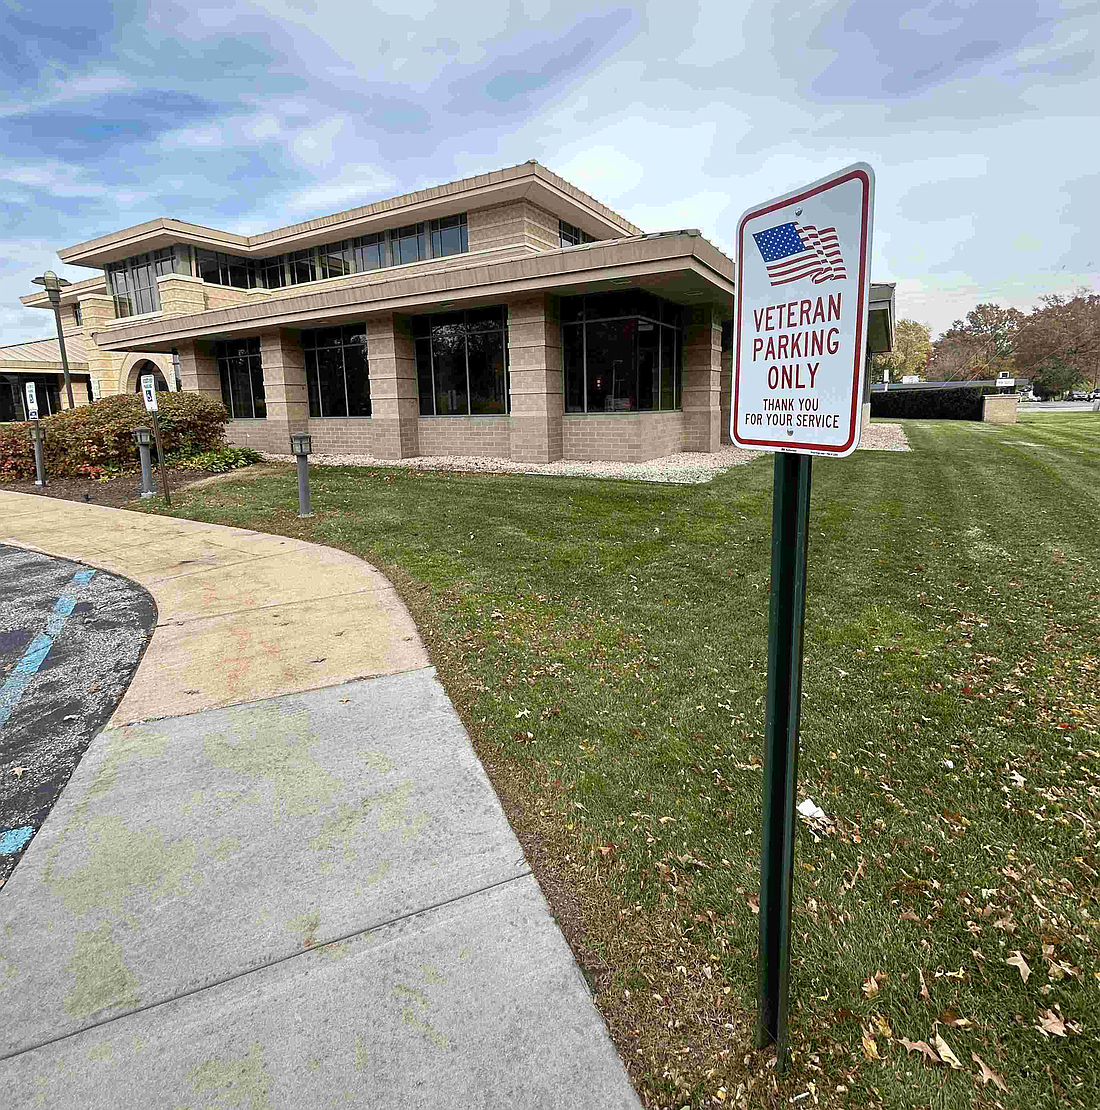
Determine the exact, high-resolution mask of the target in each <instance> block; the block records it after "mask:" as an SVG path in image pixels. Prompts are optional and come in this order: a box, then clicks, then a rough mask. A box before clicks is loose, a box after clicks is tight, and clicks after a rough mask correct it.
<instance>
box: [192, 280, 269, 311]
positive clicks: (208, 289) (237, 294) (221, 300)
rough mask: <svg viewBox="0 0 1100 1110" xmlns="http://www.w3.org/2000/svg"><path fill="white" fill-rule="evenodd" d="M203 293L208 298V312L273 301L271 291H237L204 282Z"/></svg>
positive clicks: (231, 287) (227, 286) (232, 288)
mask: <svg viewBox="0 0 1100 1110" xmlns="http://www.w3.org/2000/svg"><path fill="white" fill-rule="evenodd" d="M202 292H203V296H204V297H205V298H206V310H207V311H208V312H209V311H210V310H211V309H215V308H233V307H234V306H235V305H239V304H253V303H254V302H256V301H266V300H270V299H271V290H269V289H236V288H234V287H233V286H232V285H211V284H209V283H208V282H205V281H204V282H202ZM200 311H201V310H200Z"/></svg>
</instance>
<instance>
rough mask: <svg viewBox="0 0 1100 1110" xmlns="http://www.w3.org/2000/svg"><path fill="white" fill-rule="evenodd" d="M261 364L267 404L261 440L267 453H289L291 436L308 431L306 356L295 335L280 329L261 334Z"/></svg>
mask: <svg viewBox="0 0 1100 1110" xmlns="http://www.w3.org/2000/svg"><path fill="white" fill-rule="evenodd" d="M260 362H261V364H262V365H263V368H264V399H265V400H266V401H267V427H266V428H265V429H264V439H265V440H266V441H267V442H268V443H270V444H271V446H270V447H269V448H268V450H270V451H278V452H287V453H289V451H290V433H291V432H307V431H309V395H308V393H307V392H306V371H305V356H304V355H303V354H302V344H301V342H300V341H299V339H298V336H297V335H296V334H295V333H293V332H289V331H284V330H283V329H281V328H280V329H279V330H277V331H265V332H261V333H260Z"/></svg>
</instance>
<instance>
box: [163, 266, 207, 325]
mask: <svg viewBox="0 0 1100 1110" xmlns="http://www.w3.org/2000/svg"><path fill="white" fill-rule="evenodd" d="M204 289H205V284H204V282H203V281H202V280H201V279H200V278H195V277H189V276H188V275H187V274H165V275H164V276H163V277H159V278H157V295H158V296H159V297H160V311H161V315H162V316H190V315H192V314H193V313H196V312H204V311H205V310H206V297H205V296H204V293H203V290H204Z"/></svg>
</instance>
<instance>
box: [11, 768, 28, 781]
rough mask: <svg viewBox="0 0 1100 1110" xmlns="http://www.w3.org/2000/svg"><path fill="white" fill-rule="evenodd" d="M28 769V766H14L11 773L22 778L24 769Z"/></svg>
mask: <svg viewBox="0 0 1100 1110" xmlns="http://www.w3.org/2000/svg"><path fill="white" fill-rule="evenodd" d="M26 770H27V768H26V767H13V768H12V769H11V773H12V774H13V775H15V777H16V778H17V779H21V778H22V777H23V772H24V771H26Z"/></svg>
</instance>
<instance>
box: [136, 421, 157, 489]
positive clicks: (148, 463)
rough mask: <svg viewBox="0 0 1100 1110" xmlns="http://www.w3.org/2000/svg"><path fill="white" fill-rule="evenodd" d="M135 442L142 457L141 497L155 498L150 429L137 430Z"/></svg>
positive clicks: (151, 434)
mask: <svg viewBox="0 0 1100 1110" xmlns="http://www.w3.org/2000/svg"><path fill="white" fill-rule="evenodd" d="M134 440H135V442H136V443H137V445H138V454H139V455H140V456H141V496H142V497H155V496H156V493H157V491H156V489H155V487H154V486H153V459H152V447H153V433H152V432H151V431H150V430H149V429H148V428H135V429H134Z"/></svg>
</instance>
